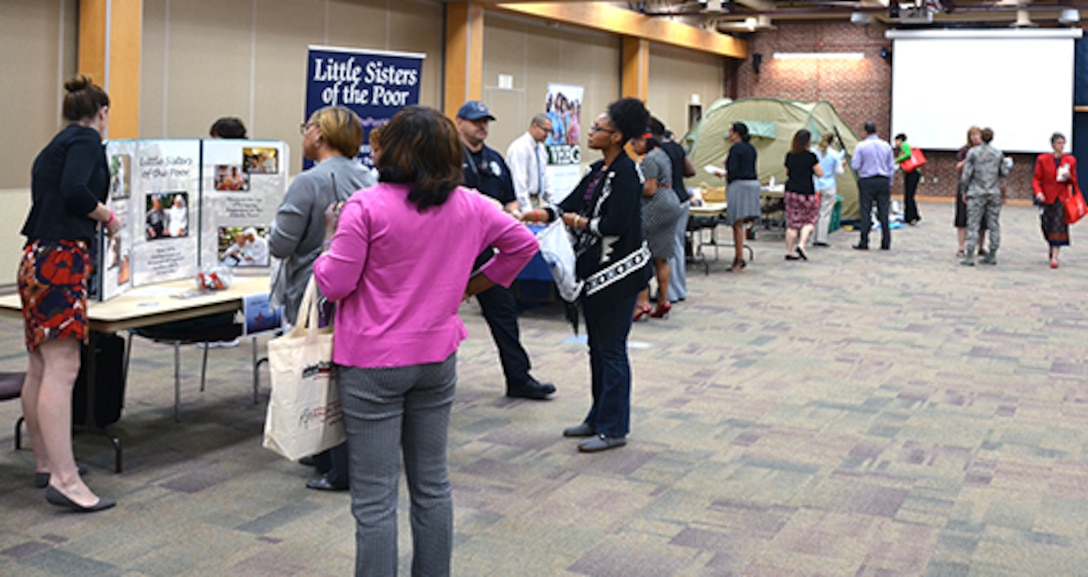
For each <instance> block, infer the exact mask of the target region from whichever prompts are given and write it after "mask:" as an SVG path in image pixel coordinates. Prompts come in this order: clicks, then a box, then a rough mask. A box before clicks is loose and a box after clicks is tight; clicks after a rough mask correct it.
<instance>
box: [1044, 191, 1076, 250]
mask: <svg viewBox="0 0 1088 577" xmlns="http://www.w3.org/2000/svg"><path fill="white" fill-rule="evenodd" d="M1039 220H1040V221H1041V223H1042V225H1043V236H1044V237H1046V241H1047V242H1048V243H1050V246H1069V225H1068V224H1065V205H1064V204H1062V201H1060V200H1058V201H1056V202H1055V203H1054V204H1044V203H1040V204H1039Z"/></svg>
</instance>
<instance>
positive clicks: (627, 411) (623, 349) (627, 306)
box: [582, 295, 638, 437]
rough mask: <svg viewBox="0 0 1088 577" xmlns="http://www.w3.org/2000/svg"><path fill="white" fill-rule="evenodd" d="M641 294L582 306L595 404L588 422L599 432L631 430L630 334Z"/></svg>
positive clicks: (608, 297)
mask: <svg viewBox="0 0 1088 577" xmlns="http://www.w3.org/2000/svg"><path fill="white" fill-rule="evenodd" d="M637 298H638V295H631V296H627V297H615V296H613V295H598V296H596V297H589V298H587V299H586V300H585V304H584V305H583V307H582V309H583V314H584V315H585V318H586V335H587V336H588V338H589V372H590V374H591V378H592V390H593V406H592V407H590V409H589V414H588V415H586V418H585V422H586V423H588V424H589V425H591V426H592V427H593V430H594V431H596V432H597V434H599V435H604V436H606V437H623V436H626V435H627V433H628V431H630V429H631V362H630V360H629V359H628V358H627V335H628V334H630V333H631V312H632V311H633V310H635V301H636V300H637Z"/></svg>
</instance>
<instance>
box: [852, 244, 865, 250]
mask: <svg viewBox="0 0 1088 577" xmlns="http://www.w3.org/2000/svg"><path fill="white" fill-rule="evenodd" d="M850 248H852V249H854V250H869V247H868V246H867V245H863V244H855V245H854V246H852V247H850Z"/></svg>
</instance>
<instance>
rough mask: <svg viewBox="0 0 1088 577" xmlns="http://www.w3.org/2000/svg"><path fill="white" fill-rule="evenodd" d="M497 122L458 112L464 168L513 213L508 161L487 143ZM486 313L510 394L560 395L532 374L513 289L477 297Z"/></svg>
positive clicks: (478, 110)
mask: <svg viewBox="0 0 1088 577" xmlns="http://www.w3.org/2000/svg"><path fill="white" fill-rule="evenodd" d="M492 120H495V117H494V116H492V115H491V111H489V110H488V109H487V105H485V104H484V103H483V102H479V101H476V100H470V101H469V102H466V103H465V104H464V106H462V107H461V109H460V110H458V111H457V132H458V134H460V136H461V143H462V144H464V145H465V160H464V164H463V165H462V166H461V170H462V172H464V177H465V186H467V187H469V188H475V189H477V190H479V191H480V192H481V193H483V194H486V195H487V196H490V197H491V198H494V199H495V200H497V201H499V203H500V204H502V206H503V208H504V209H506V210H507V211H508V212H510V213H516V212H517V210H518V201H517V198H516V197H515V195H514V181H513V179H512V178H511V176H510V169H509V167H507V166H506V161H505V160H503V158H502V155H501V154H499V153H498V151H496V150H495V149H493V148H491V147H489V146H487V145H486V144H484V141H485V140H487V132H488V127H489V123H490V122H491V121H492ZM493 254H494V251H493V249H491V248H488V249H487V250H485V251H484V252H483V254H481V255H480V256H479V257H477V258H476V265H475V266H476V268H479V267H480V266H482V265H483V264H484V263H486V262H487V261H488V260H489V259H490V258H491V256H492V255H493ZM476 299H477V300H478V301H479V302H480V308H481V309H483V313H484V320H486V321H487V326H488V328H490V329H491V337H492V338H493V339H495V346H497V347H498V348H499V360H500V361H501V362H502V372H503V374H504V375H505V377H506V396H508V397H521V398H525V399H537V400H540V399H546V398H547V397H548V395H550V394H552V393H554V392H555V386H554V385H552V384H551V383H541V382H539V381H537V380H536V379H534V378H533V377H532V376H530V375H529V369H530V364H529V354H528V353H526V352H525V348H524V347H522V346H521V339H520V336H519V333H518V311H517V302H515V300H514V293H513V291H512V290H510V289H508V288H506V287H503V286H501V285H495V286H494V287H492V288H490V289H488V290H486V291H484V292H482V293H480V294H478V295H476Z"/></svg>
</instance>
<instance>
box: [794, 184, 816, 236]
mask: <svg viewBox="0 0 1088 577" xmlns="http://www.w3.org/2000/svg"><path fill="white" fill-rule="evenodd" d="M819 219H820V196H819V195H816V194H800V193H797V192H790V191H788V190H787V191H786V228H792V229H795V230H796V229H800V228H801V227H802V226H807V225H811V226H816V221H817V220H819Z"/></svg>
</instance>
